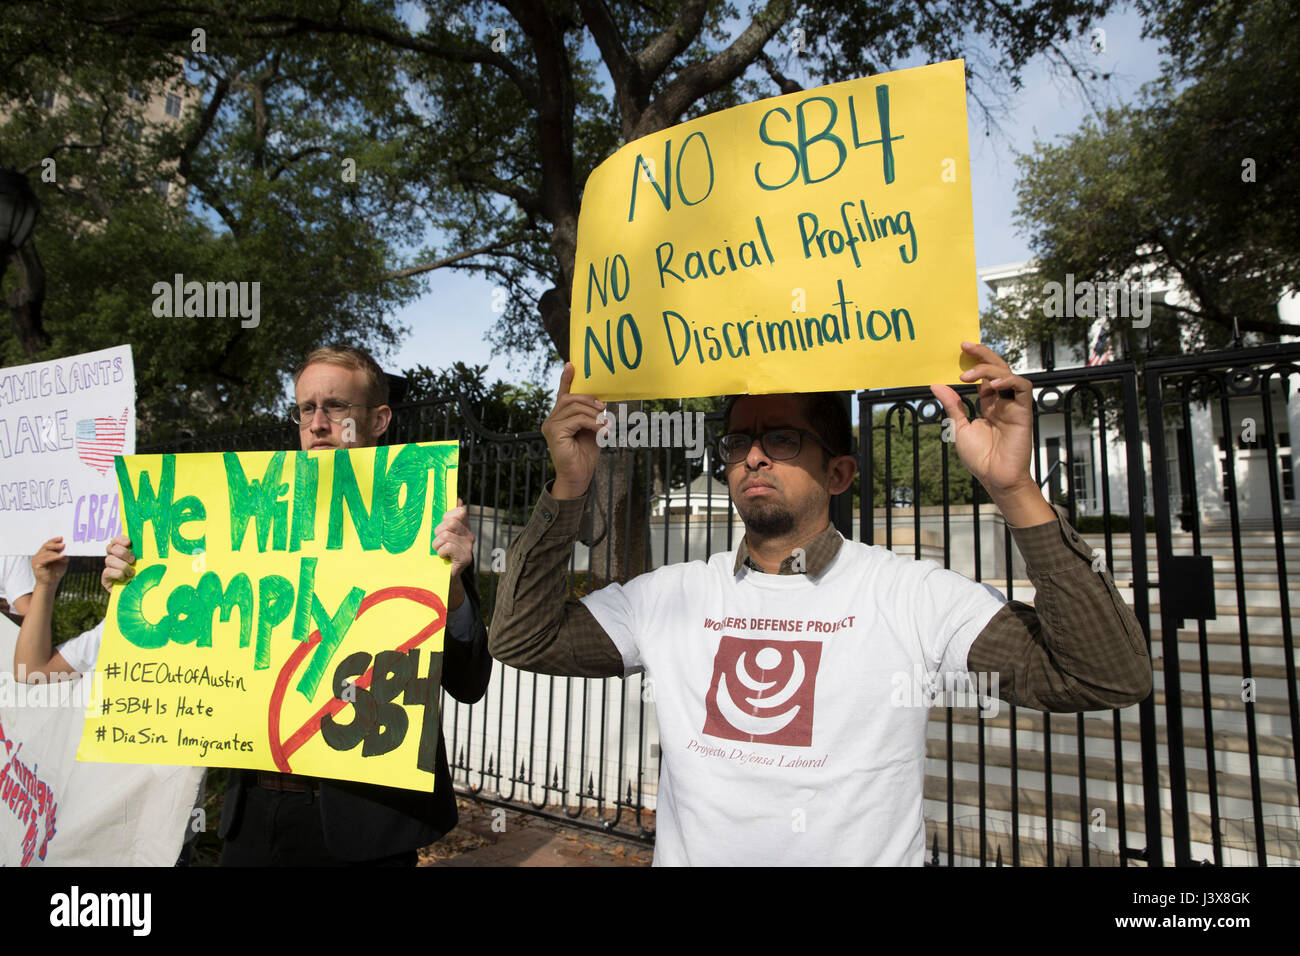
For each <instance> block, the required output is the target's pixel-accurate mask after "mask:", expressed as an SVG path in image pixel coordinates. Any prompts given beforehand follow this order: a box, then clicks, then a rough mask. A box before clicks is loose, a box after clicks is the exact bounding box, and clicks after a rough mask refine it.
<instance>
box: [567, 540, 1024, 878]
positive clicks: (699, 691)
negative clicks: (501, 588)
mask: <svg viewBox="0 0 1300 956" xmlns="http://www.w3.org/2000/svg"><path fill="white" fill-rule="evenodd" d="M735 557H736V555H735V552H734V551H733V552H730V553H727V554H716V555H714V556H713V557H712V558H710V559H709V561H708V562H707V563H706V562H702V561H692V562H690V563H686V564H674V565H669V566H667V567H663V568H659V569H658V570H656V571H653V572H650V573H648V574H643V575H641V576H640V577H637V578H635V579H634V580H632V581H630V582H628V583H627V584H624V585H617V584H615V585H610V586H609V587H606V588H603V589H602V590H600V591H597V592H595V593H593V594H589V595H587V596H585V597H584V598H582V601H583V603H584V604H585V605H586V606H587V607H588V608H589V609H590V611H591V613H592V614H593V615H594V616H595V618H596V620H597V621H598V622H599V623H600V625H601V626H602V627H603V628H604V629H605V632H606V633H607V634H609V636H610V638H611V639H612V640H613V642H614V644H615V645H616V646H617V647H618V649H619V652H620V653H621V654H622V656H623V662H624V666H625V668H626V672H627V673H629V674H630V673H633V672H635V671H638V670H642V669H644V671H645V673H646V676H647V677H648V678H649V679H650V680H652V681H653V689H652V693H653V695H654V702H655V709H656V714H657V717H658V723H659V739H660V747H661V752H662V755H663V763H662V767H661V772H660V777H659V799H658V811H657V815H656V825H657V830H656V836H655V864H656V865H686V864H690V865H704V866H712V865H723V866H748V865H753V866H770V865H773V864H776V865H864V864H871V865H920V864H921V863H922V862H923V860H924V855H925V821H924V817H923V813H922V793H923V787H924V778H925V737H926V722H927V720H928V716H929V704H930V698H928V697H926V695H925V693H924V691H923V690H922V687H924V686H925V682H926V681H927V680H930V681H936V680H939V681H940V682H941V679H942V676H943V675H945V674H951V675H955V674H963V675H964V673H965V671H966V656H967V653H968V652H969V650H970V647H971V644H972V643H974V641H975V638H976V637H977V636H978V635H979V633H980V631H981V630H983V628H984V626H985V624H987V623H988V621H989V619H990V618H992V617H993V615H994V614H996V613H997V611H998V609H999V608H1000V607H1001V606H1002V603H1003V601H1002V599H1001V597H1000V596H998V595H997V594H996V592H995V591H993V589H991V588H986V587H985V586H984V585H981V584H977V583H975V582H973V581H971V580H969V579H968V578H965V577H963V576H961V575H959V574H956V573H955V572H952V571H947V570H944V569H943V568H942V567H940V566H939V565H938V564H936V563H934V562H933V561H916V560H913V559H911V558H905V557H900V556H898V555H896V554H894V553H893V552H891V551H889V550H887V549H885V548H881V547H868V546H866V545H863V544H861V543H858V542H853V541H845V542H844V543H843V545H842V546H841V548H840V551H839V553H838V554H837V555H836V557H835V559H834V560H833V561H832V562H831V564H830V565H829V567H827V569H826V570H825V572H824V573H823V574H822V576H821V577H820V578H818V579H816V580H814V579H812V578H811V577H809V576H808V575H804V574H793V575H776V574H763V573H761V572H756V571H752V570H750V569H748V568H744V569H742V570H741V571H740V573H739V574H733V573H732V568H733V567H734V565H735Z"/></svg>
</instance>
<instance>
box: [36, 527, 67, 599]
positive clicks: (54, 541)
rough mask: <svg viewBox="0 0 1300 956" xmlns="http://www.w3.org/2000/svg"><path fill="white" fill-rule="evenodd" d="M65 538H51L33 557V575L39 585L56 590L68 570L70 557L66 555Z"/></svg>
mask: <svg viewBox="0 0 1300 956" xmlns="http://www.w3.org/2000/svg"><path fill="white" fill-rule="evenodd" d="M64 548H65V546H64V544H63V538H62V537H58V538H51V539H50V540H49V541H46V542H45V543H44V544H43V545H41V550H39V551H37V552H36V554H34V555H33V556H32V575H33V576H34V577H35V578H36V583H37V584H38V585H43V586H45V587H48V588H56V587H58V585H59V582H60V581H61V580H63V575H64V572H66V571H67V570H68V556H67V555H66V554H64V553H63V552H64Z"/></svg>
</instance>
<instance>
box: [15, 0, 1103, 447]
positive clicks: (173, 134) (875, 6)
mask: <svg viewBox="0 0 1300 956" xmlns="http://www.w3.org/2000/svg"><path fill="white" fill-rule="evenodd" d="M1111 5H1112V3H1111V0H1042V2H1036V3H1033V4H1030V5H1027V6H1026V5H1009V4H1006V3H1002V2H993V0H951V2H948V3H945V4H942V5H937V6H936V5H933V4H927V5H920V6H918V5H916V4H914V3H912V2H911V0H876V2H873V3H871V4H869V5H866V6H864V5H863V4H861V3H858V2H851V0H830V2H826V3H821V4H816V5H812V6H807V5H797V4H794V3H792V2H790V0H767V2H765V3H761V4H755V5H751V6H750V7H749V8H748V9H744V10H742V9H738V8H737V7H736V6H734V5H733V4H731V3H728V2H724V0H713V2H705V3H694V2H692V3H683V2H669V3H664V4H653V5H646V4H642V3H627V2H620V0H611V2H606V3H600V4H585V3H583V4H576V5H574V4H571V3H556V4H543V5H536V4H534V5H524V6H519V5H514V4H497V3H491V2H486V0H475V2H469V3H452V2H439V0H430V2H424V3H420V4H406V3H399V2H397V0H373V2H367V3H358V2H354V0H344V2H338V0H239V2H232V3H226V4H222V5H220V6H219V7H210V6H205V5H199V6H197V7H195V6H193V5H189V6H179V7H178V6H174V5H165V4H158V3H156V2H155V0H123V2H118V3H114V4H112V5H110V6H108V7H106V6H105V5H103V4H101V3H98V2H94V0H69V2H65V3H61V4H58V5H55V7H56V8H55V9H51V5H49V4H47V3H44V2H37V0H11V2H10V3H8V4H7V5H6V13H5V21H4V23H3V24H0V62H4V63H5V64H6V68H7V71H8V72H7V73H6V76H5V77H4V78H3V79H0V106H4V107H10V108H12V107H13V106H15V105H18V106H19V107H20V110H19V111H20V113H21V114H22V116H23V117H24V118H23V119H22V123H25V124H26V125H24V126H14V125H13V123H16V122H19V120H18V119H15V120H13V121H11V123H10V124H8V128H6V129H4V130H3V131H0V143H3V144H5V147H8V146H9V144H13V143H21V144H22V146H21V148H18V147H11V148H5V147H0V162H10V163H16V164H17V165H18V166H19V167H20V168H22V169H24V170H25V171H27V172H31V171H33V170H35V169H36V168H37V166H36V163H37V160H38V159H39V158H41V157H43V156H45V155H47V154H51V153H53V152H55V151H58V153H59V156H60V157H63V158H70V157H71V156H72V155H73V154H74V153H76V154H77V155H78V156H79V157H80V159H79V160H78V161H79V162H80V161H83V160H84V161H85V162H88V163H93V164H98V165H99V166H100V167H101V172H103V173H104V175H100V176H98V177H96V183H97V185H96V189H97V190H99V192H100V193H102V194H103V196H104V197H106V200H105V202H103V203H101V204H100V206H101V207H102V208H100V209H99V214H98V215H96V216H94V217H90V218H92V219H93V221H96V222H99V221H102V220H107V219H112V218H116V217H117V215H118V214H119V211H120V210H119V207H120V206H123V205H124V206H130V205H133V204H134V202H135V199H136V197H137V196H138V195H139V194H140V192H141V191H140V190H139V188H138V184H133V183H131V182H130V181H129V180H130V179H131V178H132V177H129V176H123V177H122V179H123V181H122V182H121V183H118V184H117V185H114V186H110V185H108V184H109V183H110V182H111V181H112V176H111V175H108V173H109V172H111V170H113V169H116V168H118V166H119V165H120V161H121V160H122V159H123V155H122V151H123V150H124V149H128V148H129V149H132V150H136V149H137V148H138V151H139V152H140V155H139V156H138V157H136V156H133V157H131V158H130V160H129V165H130V167H131V168H132V169H135V170H149V171H150V172H149V173H148V174H147V175H143V176H140V177H136V178H143V179H145V180H148V179H149V178H152V177H153V176H155V175H157V174H159V173H161V174H163V175H164V176H165V177H168V178H171V179H172V180H173V181H174V182H175V183H177V184H180V183H183V184H184V185H185V186H186V187H187V189H188V194H187V201H186V203H185V204H183V205H179V206H178V212H180V213H181V215H180V216H179V219H180V220H181V221H180V222H178V223H175V224H169V223H163V222H160V223H156V224H154V227H153V228H152V229H151V230H149V231H147V232H146V233H145V234H143V235H142V236H141V237H140V238H141V239H142V240H143V244H142V245H140V246H138V247H137V251H138V252H139V258H140V259H141V260H142V261H143V263H145V264H147V267H145V268H141V269H135V270H124V271H123V272H122V273H121V274H120V275H113V276H104V275H103V272H104V270H103V269H100V270H95V269H93V268H90V269H89V272H90V273H91V274H92V275H95V278H96V284H95V285H94V286H93V292H94V294H93V295H92V296H90V297H91V298H92V306H91V309H92V311H91V313H90V314H89V315H88V316H83V315H82V314H81V313H80V312H78V311H76V305H77V304H78V302H77V299H78V298H81V299H85V298H86V297H87V296H86V295H85V294H84V289H83V294H82V295H81V296H80V297H78V296H72V295H69V294H67V293H66V292H65V293H61V295H60V298H59V300H58V301H52V302H51V303H50V307H49V309H48V310H47V317H48V320H49V325H50V327H51V330H56V329H66V330H67V335H66V336H65V337H64V338H63V339H62V340H61V341H63V342H64V343H66V342H68V341H79V340H80V339H79V333H80V324H81V323H82V322H83V320H84V321H85V323H86V324H87V326H88V327H89V329H90V331H91V332H92V333H93V334H92V336H91V338H93V340H95V341H102V340H105V339H107V338H109V337H111V336H113V335H119V336H120V335H123V334H126V335H130V336H131V337H132V338H131V341H133V342H135V343H137V344H138V345H139V346H141V350H142V351H143V346H144V344H145V343H146V342H147V343H148V345H149V348H150V350H152V351H156V352H157V353H158V358H157V359H156V360H151V362H150V368H149V369H148V370H147V371H148V375H149V376H150V377H149V378H148V379H147V380H146V381H144V382H143V384H142V390H141V400H142V404H144V405H146V406H147V408H146V411H148V412H149V414H150V418H148V419H146V418H145V416H144V415H142V420H144V421H146V425H147V427H150V428H156V429H158V431H157V432H156V433H154V434H151V435H150V436H149V437H151V438H155V439H157V438H162V437H166V435H165V432H166V431H167V428H171V429H172V430H187V429H192V428H194V427H197V426H198V425H199V424H203V423H210V422H211V419H213V418H220V417H221V416H223V415H224V414H227V410H230V409H235V410H237V411H238V413H245V412H247V411H248V410H249V409H250V408H251V409H254V410H259V409H260V410H267V409H269V408H271V407H272V406H273V405H274V404H275V402H274V401H273V399H272V396H274V395H275V394H276V393H277V392H279V391H280V390H282V387H283V384H284V383H283V378H282V370H283V369H284V368H286V367H288V366H291V365H292V364H293V363H292V361H288V360H287V359H288V358H289V353H290V352H294V351H295V350H294V348H293V346H294V345H296V346H297V354H301V351H303V350H305V349H307V348H310V347H312V346H314V345H317V344H320V343H321V342H324V341H328V340H332V339H347V340H351V341H354V342H358V343H360V344H364V345H368V346H370V347H371V348H372V349H375V348H382V347H384V346H387V345H390V344H391V343H392V342H393V341H394V340H395V338H396V336H397V335H398V334H399V333H400V331H401V330H400V329H397V328H395V327H394V326H393V325H392V323H391V322H390V321H389V320H387V319H386V318H385V316H387V315H388V314H391V311H392V309H393V308H394V307H395V306H396V305H399V304H401V303H402V302H404V301H406V300H408V299H409V298H410V297H411V296H412V295H414V294H415V293H416V292H417V291H418V287H417V286H416V284H415V283H418V281H419V280H418V278H416V277H417V276H419V275H423V274H426V273H427V271H428V270H429V269H432V268H435V267H453V268H457V269H461V270H467V271H472V272H477V273H480V274H482V275H484V276H486V277H488V278H489V279H491V280H492V281H495V282H498V283H499V284H500V285H499V288H500V289H501V290H502V291H503V292H504V293H505V295H504V297H503V299H502V301H503V304H504V310H503V312H502V315H501V317H500V319H499V320H498V323H497V325H496V327H495V328H494V329H493V331H492V332H491V335H490V337H491V340H492V342H493V344H494V345H496V346H497V347H499V348H500V349H502V350H504V351H506V352H511V353H515V354H517V355H521V356H533V357H534V358H536V359H537V361H538V363H539V365H538V367H540V364H541V363H543V362H545V361H549V359H550V358H551V356H552V355H553V354H554V353H555V352H557V351H558V352H560V353H567V352H568V342H567V337H568V332H567V329H568V308H567V298H568V295H569V289H570V287H571V282H572V278H573V269H574V250H575V241H576V229H577V219H578V211H579V203H580V199H581V194H582V186H583V183H585V182H586V179H587V176H588V174H589V173H590V172H591V171H592V169H594V168H595V166H596V165H597V164H598V163H599V162H601V161H602V160H603V159H605V158H606V157H607V156H609V155H610V154H611V153H612V152H613V151H614V150H615V149H616V148H617V147H618V146H619V145H620V144H621V143H623V142H626V141H629V140H632V139H635V138H637V137H639V136H642V135H645V134H647V133H651V132H654V131H656V130H662V129H664V128H666V127H668V126H671V125H672V124H674V123H677V122H680V121H682V120H685V119H689V118H692V117H695V116H699V115H703V114H704V113H708V112H711V111H714V110H719V109H724V108H726V107H729V106H732V105H735V104H737V103H739V102H745V101H750V100H753V99H756V98H758V97H761V96H765V95H771V94H773V93H776V92H784V91H788V90H789V89H791V88H792V83H793V81H792V80H790V79H789V78H788V77H786V76H785V75H784V73H783V72H782V71H783V70H784V71H787V72H790V73H795V74H798V77H799V79H800V80H804V81H806V80H807V79H808V78H809V77H811V78H812V80H813V81H814V82H817V81H831V80H837V79H846V78H848V77H850V76H860V75H866V74H870V73H874V72H879V71H880V70H882V69H889V68H890V67H891V66H894V65H897V64H899V63H901V62H903V61H905V60H907V59H909V58H920V59H926V60H930V61H936V60H941V59H947V58H951V57H955V56H961V55H963V54H964V53H967V52H969V51H968V49H967V48H968V47H969V46H970V45H971V44H973V43H978V45H979V46H980V49H981V51H982V54H981V55H980V56H977V57H968V58H967V72H968V79H969V81H970V82H971V84H972V87H973V89H976V90H979V91H980V92H977V93H976V94H975V96H976V102H977V103H978V104H979V105H980V106H981V107H982V106H983V104H984V103H985V102H986V99H987V97H988V94H989V93H990V92H996V90H997V88H998V87H999V86H1001V85H1003V82H1004V81H1009V83H1010V85H1011V86H1013V87H1014V86H1017V85H1018V84H1019V75H1020V71H1021V68H1022V67H1023V66H1024V65H1025V64H1026V63H1027V62H1028V60H1029V59H1030V58H1031V57H1033V56H1034V55H1036V54H1039V53H1041V52H1043V51H1051V50H1055V49H1058V47H1057V43H1058V41H1065V40H1069V39H1070V38H1072V37H1074V36H1076V35H1078V34H1080V33H1082V32H1083V31H1084V30H1085V29H1086V27H1087V25H1088V24H1089V22H1090V21H1091V19H1092V18H1094V17H1096V16H1100V15H1101V14H1103V13H1104V12H1105V11H1106V10H1107V9H1109V7H1110V6H1111ZM196 24H202V26H203V29H204V30H205V31H206V46H205V49H204V50H202V51H195V50H194V49H193V44H192V31H193V30H194V28H195V26H196ZM796 39H799V40H800V41H801V44H797V43H796V42H795V41H796ZM182 58H184V60H182ZM182 62H184V63H186V64H187V65H186V66H185V67H184V70H185V74H186V75H187V76H188V78H189V79H190V80H191V81H192V82H193V84H194V85H193V89H194V91H195V92H196V93H197V94H198V95H197V98H196V100H195V102H194V103H193V104H192V107H191V108H188V109H187V112H186V115H185V122H184V123H183V124H182V125H181V126H180V127H179V128H175V129H173V128H169V127H166V126H165V125H163V126H161V127H158V128H154V127H150V128H149V129H147V130H146V132H145V133H144V135H142V136H141V137H139V140H138V142H137V141H136V140H131V144H134V145H128V144H126V140H128V139H130V137H129V136H125V137H124V136H123V135H122V132H123V130H124V128H125V125H124V119H123V118H124V116H125V115H126V113H127V112H129V110H130V108H131V107H130V106H129V101H128V99H127V98H126V94H127V92H128V91H129V85H130V84H131V83H132V82H136V83H143V84H145V85H149V84H151V83H153V84H157V83H161V82H163V81H165V80H167V79H174V78H175V77H176V76H177V74H178V72H179V71H180V70H181V64H182ZM64 78H66V85H67V89H68V90H69V91H77V90H80V91H85V90H95V91H102V92H103V95H104V102H103V104H102V107H103V108H102V109H99V110H98V111H95V112H93V113H91V112H88V113H87V115H86V116H85V117H84V118H83V119H84V122H83V123H82V125H81V126H80V127H79V128H78V129H77V130H76V131H75V135H72V134H71V133H70V131H68V130H58V129H56V128H55V126H56V125H57V123H56V122H55V118H54V117H52V116H51V115H49V114H45V113H44V111H43V110H42V109H41V107H40V106H39V103H38V96H39V93H40V91H41V90H43V89H44V88H46V87H48V86H49V85H50V84H51V83H53V82H63V79H64ZM101 131H106V133H107V145H103V146H99V145H96V146H89V148H86V147H88V144H92V143H96V142H97V140H98V139H99V136H98V134H99V133H100V132H101ZM348 162H352V163H354V164H355V170H356V175H355V179H354V181H349V180H347V179H346V178H345V177H344V175H343V167H344V166H345V164H346V163H348ZM87 181H88V182H89V180H87ZM61 183H62V184H63V185H61V186H60V187H59V188H60V189H66V190H70V191H71V190H74V186H73V184H72V181H71V180H67V179H64V180H61ZM52 192H54V190H52V189H49V188H46V187H44V186H42V193H43V194H49V193H52ZM94 192H95V190H87V193H88V194H93V193H94ZM43 198H44V196H43ZM110 211H111V212H112V216H110V215H109V212H110ZM150 215H153V214H150ZM80 218H82V219H84V218H87V217H86V216H84V215H83V216H81V217H80ZM148 220H149V216H146V217H145V221H148ZM67 221H68V222H72V221H80V220H79V219H78V217H75V216H74V217H69V218H68V220H67ZM196 225H197V226H204V227H206V228H207V229H208V230H209V233H210V235H207V236H201V235H198V234H195V233H194V231H193V229H192V228H186V227H187V226H188V227H194V226H196ZM51 228H54V227H53V226H51V225H49V224H48V223H46V224H43V225H42V227H41V230H42V235H41V236H39V237H38V240H37V242H38V245H39V246H40V247H41V248H42V249H43V248H44V246H45V245H46V243H47V237H46V236H45V235H44V232H45V231H46V230H47V229H51ZM59 228H63V229H64V231H65V232H68V234H69V235H71V234H72V233H71V231H69V230H68V229H67V227H66V223H65V225H64V226H63V227H59ZM115 238H116V241H115V242H114V243H113V245H112V247H111V249H109V250H108V251H110V252H113V251H114V250H119V249H120V246H121V243H122V242H123V241H125V240H124V239H123V237H122V236H121V235H118V236H116V237H115ZM223 243H224V244H223ZM227 245H229V246H230V247H231V248H227V247H226V246H227ZM179 247H184V248H183V249H182V248H179ZM103 251H104V250H101V251H100V254H101V255H102V254H103ZM408 253H409V256H408V255H406V254H408ZM118 257H119V256H118V255H117V254H114V255H112V256H111V257H110V262H113V263H114V265H116V261H115V260H116V259H117V258H118ZM83 264H84V265H87V266H88V267H89V266H90V264H89V263H83V262H82V261H81V260H79V259H77V258H76V257H75V256H73V255H72V254H71V252H69V254H67V255H64V256H63V257H62V258H61V260H60V261H59V262H58V263H55V265H57V267H58V270H59V272H60V274H62V275H70V276H79V275H80V274H81V273H80V271H79V267H80V266H81V265H83ZM180 266H186V267H187V268H192V269H196V270H202V269H206V268H211V269H218V268H219V269H220V271H221V272H222V275H221V276H219V277H218V278H223V279H224V278H229V279H244V280H259V281H262V282H263V283H264V290H263V291H264V296H266V297H269V300H270V301H267V302H265V303H264V311H265V312H266V313H267V317H266V319H264V321H263V328H261V329H258V330H256V331H255V332H246V331H243V330H240V329H238V328H225V327H223V328H205V327H196V324H195V323H193V322H189V323H183V322H182V323H176V322H174V323H172V324H169V325H165V326H164V327H162V328H159V327H158V324H157V323H151V322H149V321H148V320H147V318H144V317H142V316H141V315H140V313H142V312H145V311H146V310H147V306H148V302H147V299H146V298H145V296H146V293H144V292H142V291H140V290H141V289H142V288H143V289H148V288H149V287H150V286H149V283H150V282H151V281H153V280H156V279H158V278H161V277H165V276H166V275H168V274H170V273H172V272H175V271H180V269H179V267H180ZM96 271H98V274H96ZM188 274H189V273H187V275H188ZM200 278H205V279H206V278H207V276H206V275H202V276H200ZM110 280H111V281H110ZM100 290H104V291H103V292H101V291H100ZM548 293H549V294H550V297H549V299H548V297H547V294H548ZM110 294H111V295H112V296H115V297H116V299H117V300H118V301H116V302H115V303H114V305H113V307H112V308H109V309H107V312H106V314H104V315H100V314H99V311H98V310H100V309H102V308H105V306H104V305H103V303H102V302H101V301H100V300H101V299H103V298H104V297H105V296H108V295H110ZM142 300H143V301H142ZM160 334H161V337H159V336H160ZM0 346H3V347H5V348H6V352H5V353H4V354H5V357H6V359H11V358H12V347H11V346H9V345H8V344H7V343H3V342H0ZM182 346H184V347H182ZM173 349H175V350H176V354H174V355H173V354H172V352H173ZM49 351H50V352H51V353H53V351H54V350H53V348H51V349H50V350H49ZM195 353H198V354H200V355H201V356H202V361H201V362H200V361H198V359H197V357H196V354H195ZM158 369H168V370H170V372H171V376H172V378H171V381H172V382H177V381H179V382H184V383H185V385H186V388H185V389H183V390H180V389H178V388H176V387H175V386H170V390H169V384H168V383H167V382H165V381H163V380H162V376H161V372H159V371H158ZM250 403H251V404H250Z"/></svg>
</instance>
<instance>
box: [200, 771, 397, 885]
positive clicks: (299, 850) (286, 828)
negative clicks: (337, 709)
mask: <svg viewBox="0 0 1300 956" xmlns="http://www.w3.org/2000/svg"><path fill="white" fill-rule="evenodd" d="M318 799H319V798H318V797H317V795H316V794H314V793H311V792H310V791H307V792H295V791H285V792H281V791H276V790H267V789H264V788H263V787H249V788H248V789H246V790H245V791H244V808H243V812H242V813H241V815H240V820H239V825H238V827H236V829H235V830H234V832H232V833H229V834H227V836H226V842H225V844H224V845H223V846H222V848H221V865H222V866H415V864H416V860H417V857H418V855H417V853H416V851H415V850H406V851H404V852H402V853H395V854H393V855H392V856H385V857H380V858H378V859H375V860H362V861H353V860H340V859H338V858H337V857H335V856H333V855H332V854H331V853H330V852H329V850H328V849H326V847H325V832H324V830H323V829H322V827H321V822H320V807H319V806H317V800H318Z"/></svg>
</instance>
